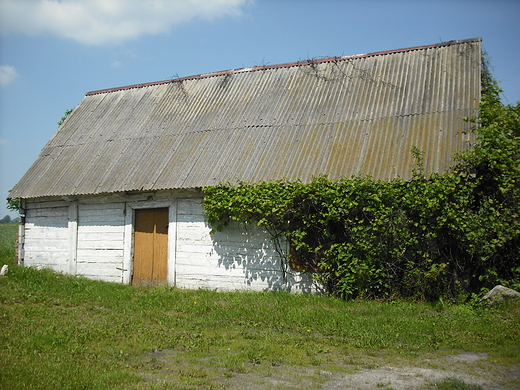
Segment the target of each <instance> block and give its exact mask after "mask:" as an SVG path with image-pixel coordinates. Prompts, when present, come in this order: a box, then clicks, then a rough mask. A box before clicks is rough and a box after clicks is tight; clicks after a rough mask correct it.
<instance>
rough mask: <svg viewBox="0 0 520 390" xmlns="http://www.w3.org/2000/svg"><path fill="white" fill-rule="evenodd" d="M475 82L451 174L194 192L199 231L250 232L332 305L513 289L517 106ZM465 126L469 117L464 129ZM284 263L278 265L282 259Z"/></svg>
mask: <svg viewBox="0 0 520 390" xmlns="http://www.w3.org/2000/svg"><path fill="white" fill-rule="evenodd" d="M499 93H500V90H499V88H498V86H497V84H496V82H494V81H493V80H492V78H491V77H489V75H488V74H487V73H486V72H484V77H483V95H482V105H481V113H480V117H479V118H473V119H471V120H472V121H474V122H475V133H476V135H477V141H478V143H477V145H476V147H475V148H473V149H472V150H471V151H469V152H467V153H465V154H463V155H461V156H459V157H458V161H459V163H458V165H457V166H456V167H454V168H453V169H452V172H449V173H445V174H434V175H431V176H429V177H424V176H423V174H422V167H421V161H422V160H421V159H422V155H421V153H420V151H419V150H418V149H416V148H415V149H413V150H412V153H413V154H414V156H415V158H416V160H417V167H416V169H415V174H414V177H413V179H412V180H409V181H404V180H400V179H396V180H393V181H390V182H383V181H377V180H374V179H372V178H370V177H353V178H349V179H347V178H345V179H342V180H338V181H330V180H328V179H327V178H326V177H319V178H315V179H314V180H313V181H312V182H311V183H308V184H303V183H301V182H285V181H276V182H262V183H255V184H251V183H240V184H239V185H238V186H230V185H219V186H213V187H208V188H205V201H204V209H205V212H206V215H207V219H208V221H209V222H211V223H214V224H215V225H216V226H217V228H219V229H220V228H223V227H224V226H225V225H226V223H227V222H228V221H229V220H237V221H242V222H256V223H257V224H258V225H261V226H263V227H265V228H266V229H267V230H268V231H269V232H270V233H271V235H272V236H273V239H274V240H275V242H277V241H278V240H279V238H280V237H282V236H283V237H286V238H287V239H288V240H289V241H290V243H291V247H292V255H293V256H296V257H297V258H298V259H299V260H300V262H303V263H305V269H306V270H307V271H308V272H311V273H312V275H313V276H314V278H315V279H316V281H318V282H319V283H321V284H322V285H323V286H325V288H326V289H327V291H328V292H329V293H330V294H332V295H335V296H338V297H343V298H358V297H363V298H390V297H413V298H416V299H427V300H437V299H439V298H452V299H459V298H461V297H465V296H468V295H469V294H472V293H479V292H480V290H481V289H482V288H490V287H493V285H494V284H497V283H501V284H503V285H508V286H511V287H513V288H518V287H520V258H519V257H520V256H519V249H520V222H519V215H520V189H519V188H520V185H519V180H520V155H519V135H520V131H519V129H520V108H519V106H518V105H517V106H504V105H502V104H501V102H500V99H499ZM468 120H470V119H468ZM283 255H284V256H285V262H287V261H288V259H287V254H283Z"/></svg>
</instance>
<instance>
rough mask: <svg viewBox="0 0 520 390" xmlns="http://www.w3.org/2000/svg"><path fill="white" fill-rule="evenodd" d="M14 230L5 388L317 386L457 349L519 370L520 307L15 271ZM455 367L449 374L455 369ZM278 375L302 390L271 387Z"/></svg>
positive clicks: (7, 280) (3, 248) (3, 234)
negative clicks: (349, 298)
mask: <svg viewBox="0 0 520 390" xmlns="http://www.w3.org/2000/svg"><path fill="white" fill-rule="evenodd" d="M15 231H16V225H0V266H1V265H2V264H6V263H7V264H9V267H10V270H9V274H8V276H7V277H2V278H0V388H1V389H13V390H15V389H225V388H237V389H238V388H246V387H247V386H243V385H244V384H243V383H240V381H241V380H242V379H241V378H243V377H244V375H248V378H249V379H248V380H250V381H252V382H250V384H249V385H248V386H249V388H320V386H325V384H326V383H327V381H328V378H330V377H331V376H334V375H346V374H350V373H355V372H359V371H360V370H365V369H371V368H377V367H383V366H386V365H388V364H392V366H395V367H401V366H402V367H407V366H410V365H412V366H416V367H424V368H439V367H438V366H439V365H441V364H442V363H440V362H443V361H447V360H446V359H445V358H447V357H448V356H452V355H457V354H459V353H460V352H461V351H465V352H471V353H475V354H481V355H482V356H485V357H486V358H485V359H484V361H485V364H486V365H495V366H500V367H502V368H504V367H505V368H514V367H517V366H516V365H519V364H520V357H519V351H520V305H518V304H517V303H513V302H509V303H506V304H504V305H503V306H502V307H499V308H495V309H488V308H479V307H475V308H472V307H469V306H450V305H442V304H436V305H431V304H423V303H411V302H374V301H368V302H367V301H364V302H345V301H340V300H337V299H331V298H328V297H319V296H309V295H300V296H297V295H290V294H286V293H267V292H266V293H216V292H214V291H207V290H197V291H186V290H180V289H176V288H173V287H157V288H143V287H139V288H136V287H132V286H124V285H120V284H113V283H104V282H96V281H90V280H87V279H84V278H78V277H71V276H64V275H61V274H56V273H53V272H51V271H49V270H36V269H31V268H24V267H19V266H16V265H15V264H14V233H15ZM451 362H452V363H448V364H447V366H448V367H447V368H443V367H441V368H443V369H449V368H450V367H451V368H453V367H455V366H456V364H459V363H454V362H453V361H451ZM482 364H484V363H482ZM466 366H467V365H465V364H462V363H460V364H459V365H458V366H457V369H459V370H464V369H465V368H466ZM481 368H482V367H481V366H479V369H481ZM281 371H283V372H284V376H283V378H284V380H286V381H290V383H292V385H294V387H291V386H292V385H291V386H290V385H288V384H287V383H288V382H282V381H281V380H280V382H278V384H277V385H275V384H273V383H275V382H273V380H270V379H269V378H271V379H272V378H278V377H279V376H280V375H281V374H280V373H281ZM461 372H462V371H461ZM280 378H281V377H280ZM450 381H451V382H450ZM450 383H452V384H450ZM453 383H455V384H453ZM461 383H462V384H461ZM511 383H513V382H511ZM515 384H516V385H517V386H518V385H520V382H518V381H517V382H514V383H513V384H512V385H510V384H508V386H509V385H510V386H513V387H511V388H514V385H515ZM255 386H256V387H255ZM436 386H437V387H436ZM442 386H447V387H442ZM464 386H465V385H464V383H463V382H460V381H458V382H457V380H452V379H448V380H443V381H439V382H438V383H437V384H434V383H432V384H431V386H430V387H428V388H445V389H450V388H451V389H455V388H457V389H459V388H460V389H479V388H480V387H478V386H477V387H471V386H470V385H468V386H467V387H464ZM374 388H383V389H390V388H392V387H389V385H387V384H385V383H384V382H381V383H378V384H377V385H376V386H375V387H374Z"/></svg>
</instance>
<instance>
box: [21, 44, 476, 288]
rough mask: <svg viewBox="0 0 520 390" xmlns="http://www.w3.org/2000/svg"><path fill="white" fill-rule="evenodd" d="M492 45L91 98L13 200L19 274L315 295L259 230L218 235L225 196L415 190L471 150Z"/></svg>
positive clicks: (412, 51)
mask: <svg viewBox="0 0 520 390" xmlns="http://www.w3.org/2000/svg"><path fill="white" fill-rule="evenodd" d="M481 62H482V60H481V40H480V39H468V40H460V41H451V42H446V43H440V44H434V45H428V46H421V47H413V48H407V49H398V50H391V51H384V52H377V53H370V54H362V55H354V56H345V57H333V58H325V59H316V60H307V61H300V62H295V63H288V64H281V65H272V66H271V65H269V66H257V67H252V68H242V69H233V70H227V71H222V72H216V73H209V74H202V75H197V76H192V77H184V78H179V79H174V80H167V81H161V82H154V83H148V84H141V85H132V86H127V87H121V88H113V89H107V90H100V91H94V92H89V93H87V94H86V95H85V97H84V99H83V100H82V101H81V102H80V103H79V105H78V106H77V107H76V108H75V109H74V111H73V112H72V114H71V115H70V116H69V117H67V119H66V120H65V122H64V123H63V124H62V125H61V126H60V128H59V129H58V130H57V132H56V133H55V134H54V135H53V137H52V138H51V139H50V141H49V142H48V143H47V145H45V147H44V148H43V150H42V151H41V153H40V155H39V156H38V158H37V160H36V161H35V162H34V164H33V165H32V167H31V168H30V169H29V170H28V172H27V173H26V174H25V175H24V176H23V178H22V179H21V180H20V182H19V183H18V184H17V185H16V187H15V188H14V189H13V190H12V192H11V196H12V197H16V198H21V202H22V214H23V215H24V216H25V218H24V223H23V225H22V226H21V230H20V248H19V261H20V262H21V263H23V264H24V265H27V266H44V267H51V268H53V269H55V270H56V271H61V272H65V273H70V274H77V275H84V276H86V277H89V278H93V279H101V280H106V281H113V282H121V283H138V282H152V283H169V284H172V285H176V286H179V287H182V288H210V289H221V290H235V289H253V290H263V289H271V290H277V289H286V290H290V291H310V290H312V285H311V283H310V280H309V278H308V277H306V275H302V274H300V273H299V272H297V271H295V270H290V271H289V272H288V274H287V278H284V277H282V274H283V273H282V271H281V269H280V259H279V257H278V254H277V252H276V251H275V250H274V248H273V245H272V242H271V240H270V238H269V236H268V235H267V234H266V233H265V232H263V231H262V230H261V229H259V228H257V227H253V226H249V227H247V228H245V227H244V226H241V225H236V226H232V227H230V228H229V229H225V230H224V231H222V232H219V233H217V234H214V235H210V234H209V232H210V230H211V227H210V226H208V224H207V223H206V221H205V218H204V214H203V209H202V206H201V202H202V200H203V191H202V189H203V188H204V187H205V186H208V185H215V184H218V183H221V182H230V183H236V182H237V181H240V180H243V181H249V182H255V181H261V180H265V181H268V180H274V179H288V180H297V179H298V180H302V181H304V182H308V181H309V180H310V179H311V178H312V177H314V176H318V175H323V174H327V175H328V176H329V178H331V179H335V178H339V177H343V176H352V175H372V176H373V177H375V178H378V179H385V180H389V179H392V178H394V177H397V176H399V177H402V178H409V177H410V176H411V173H412V166H413V157H412V154H411V153H410V150H411V148H412V147H413V146H417V147H418V148H419V149H421V150H423V151H424V152H425V161H424V163H425V169H426V171H428V172H442V171H445V170H447V169H448V168H449V167H450V166H451V165H452V164H453V161H454V160H453V155H454V153H455V152H457V151H461V150H464V149H467V148H469V147H471V142H472V135H471V133H470V132H469V129H470V126H471V125H470V124H468V123H466V122H465V121H464V120H463V119H462V118H463V117H471V116H473V115H476V114H477V112H478V108H479V102H480V75H481Z"/></svg>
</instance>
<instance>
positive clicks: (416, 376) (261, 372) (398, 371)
mask: <svg viewBox="0 0 520 390" xmlns="http://www.w3.org/2000/svg"><path fill="white" fill-rule="evenodd" d="M154 355H155V356H154V358H155V361H156V362H158V363H159V364H158V365H157V366H156V368H155V369H154V370H153V372H151V371H148V372H146V373H144V372H143V373H142V377H143V378H144V379H145V380H146V381H147V382H148V384H151V383H150V382H152V383H153V382H155V384H159V383H162V384H164V385H167V384H173V383H179V376H182V375H183V369H182V367H180V366H179V362H178V361H177V362H176V363H172V361H173V360H174V359H172V355H169V354H168V352H164V353H159V354H154ZM362 360H363V361H361V362H354V361H351V362H349V363H348V364H345V363H340V364H336V365H334V364H330V362H329V363H328V364H326V365H325V364H324V365H323V366H322V365H320V366H317V367H316V368H309V367H298V366H293V365H291V366H287V365H283V364H282V365H279V366H271V365H268V364H258V365H253V364H251V365H247V366H246V367H244V369H243V370H242V371H243V372H232V373H230V372H229V371H226V370H223V371H222V373H221V374H219V375H218V377H219V379H216V380H211V381H210V382H211V384H210V386H208V380H204V378H205V374H204V373H205V372H206V373H207V372H208V371H212V373H213V374H214V373H215V371H220V370H222V369H221V368H220V369H219V368H216V367H215V368H214V369H212V368H211V366H209V367H208V365H207V364H206V365H205V366H201V371H200V378H201V379H202V380H201V381H199V383H197V381H195V382H191V385H188V386H187V387H182V388H190V389H191V388H193V389H208V388H211V389H213V388H215V389H230V390H235V389H236V390H238V389H240V390H243V389H250V390H263V389H324V390H337V389H359V390H365V389H367V390H368V389H383V390H408V389H416V390H418V389H424V390H428V389H429V390H432V389H435V387H434V386H432V383H433V382H437V381H441V380H443V379H447V378H454V379H458V380H462V381H464V383H466V384H468V385H469V384H474V385H480V386H481V387H482V388H483V389H485V390H518V389H520V365H516V366H513V367H499V366H496V365H493V364H492V363H491V362H490V361H489V357H488V356H487V355H486V354H481V353H473V352H461V353H459V354H455V355H448V356H442V357H439V356H432V357H421V358H415V359H414V360H410V359H408V360H401V361H389V359H388V357H386V358H385V357H370V358H369V359H362ZM411 363H412V364H411ZM159 367H160V368H159ZM208 376H209V375H208ZM206 379H208V378H206ZM181 382H182V381H181ZM184 385H187V383H186V382H185V381H184ZM143 388H146V386H145V387H143Z"/></svg>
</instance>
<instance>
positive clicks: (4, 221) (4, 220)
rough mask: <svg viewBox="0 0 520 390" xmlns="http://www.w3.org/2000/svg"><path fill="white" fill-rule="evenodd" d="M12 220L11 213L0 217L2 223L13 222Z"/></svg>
mask: <svg viewBox="0 0 520 390" xmlns="http://www.w3.org/2000/svg"><path fill="white" fill-rule="evenodd" d="M11 222H12V220H11V217H10V216H9V215H6V216H5V217H3V218H2V219H0V223H11Z"/></svg>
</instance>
